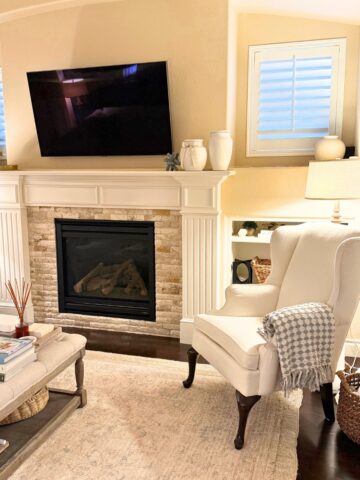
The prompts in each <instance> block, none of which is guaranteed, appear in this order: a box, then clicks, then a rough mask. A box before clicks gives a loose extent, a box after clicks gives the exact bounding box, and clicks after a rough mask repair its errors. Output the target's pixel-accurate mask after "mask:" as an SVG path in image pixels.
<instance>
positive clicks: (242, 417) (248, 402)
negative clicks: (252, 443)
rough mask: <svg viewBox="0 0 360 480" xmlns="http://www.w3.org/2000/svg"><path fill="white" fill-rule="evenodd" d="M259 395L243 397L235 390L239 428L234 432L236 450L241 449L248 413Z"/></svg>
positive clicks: (258, 398)
mask: <svg viewBox="0 0 360 480" xmlns="http://www.w3.org/2000/svg"><path fill="white" fill-rule="evenodd" d="M260 398H261V397H260V396H259V395H253V396H252V397H245V396H244V395H242V394H241V393H240V392H238V391H237V390H236V401H237V404H238V409H239V428H238V432H237V434H236V437H235V440H234V445H235V448H236V450H241V449H242V447H243V446H244V437H245V429H246V423H247V419H248V416H249V413H250V410H251V409H252V407H253V406H254V405H255V403H256V402H258V401H259V400H260Z"/></svg>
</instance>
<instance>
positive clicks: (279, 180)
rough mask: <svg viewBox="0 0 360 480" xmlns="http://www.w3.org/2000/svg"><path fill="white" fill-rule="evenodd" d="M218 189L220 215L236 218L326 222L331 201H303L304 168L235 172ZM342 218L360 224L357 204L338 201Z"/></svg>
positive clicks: (255, 168) (241, 169)
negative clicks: (355, 220) (221, 213)
mask: <svg viewBox="0 0 360 480" xmlns="http://www.w3.org/2000/svg"><path fill="white" fill-rule="evenodd" d="M235 171H236V175H234V176H233V177H230V178H229V179H228V180H226V182H225V183H224V184H223V187H222V201H223V212H224V214H225V215H228V216H235V217H236V216H239V217H249V218H250V219H251V217H282V218H287V217H297V218H312V219H316V218H320V219H321V218H330V217H331V213H332V210H333V205H334V203H333V201H332V200H306V199H305V198H304V195H305V187H306V179H307V171H308V168H307V167H305V166H303V167H301V166H300V167H262V168H259V167H242V168H236V169H235ZM341 211H342V214H343V215H344V216H348V217H355V218H357V219H358V220H360V204H359V203H358V202H354V201H342V202H341Z"/></svg>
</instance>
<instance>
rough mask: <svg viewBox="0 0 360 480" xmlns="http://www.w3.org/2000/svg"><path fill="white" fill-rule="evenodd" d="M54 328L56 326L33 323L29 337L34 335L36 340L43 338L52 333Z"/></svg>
mask: <svg viewBox="0 0 360 480" xmlns="http://www.w3.org/2000/svg"><path fill="white" fill-rule="evenodd" d="M54 328H55V325H53V324H51V323H33V324H32V325H30V326H29V335H32V336H33V337H36V338H41V337H44V336H45V335H48V334H49V333H51V332H52V331H53V330H54ZM0 330H1V329H0Z"/></svg>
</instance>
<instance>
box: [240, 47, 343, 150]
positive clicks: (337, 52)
mask: <svg viewBox="0 0 360 480" xmlns="http://www.w3.org/2000/svg"><path fill="white" fill-rule="evenodd" d="M345 49H346V40H345V39H335V40H317V41H309V42H296V43H283V44H276V45H260V46H254V47H250V49H249V79H248V85H249V88H248V118H247V155H248V156H274V155H277V156H280V155H287V156H290V155H311V154H312V153H313V152H314V145H315V143H316V141H317V140H318V139H319V138H321V137H323V136H324V135H339V136H341V128H342V115H343V112H342V110H343V95H344V75H345Z"/></svg>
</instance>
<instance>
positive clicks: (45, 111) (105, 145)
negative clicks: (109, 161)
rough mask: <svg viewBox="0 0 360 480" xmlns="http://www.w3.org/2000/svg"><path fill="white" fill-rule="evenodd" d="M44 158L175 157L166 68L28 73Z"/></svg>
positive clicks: (143, 66)
mask: <svg viewBox="0 0 360 480" xmlns="http://www.w3.org/2000/svg"><path fill="white" fill-rule="evenodd" d="M27 78H28V83H29V88H30V95H31V102H32V107H33V112H34V117H35V124H36V130H37V135H38V139H39V145H40V151H41V155H42V156H44V157H53V156H80V155H84V156H88V155H162V154H166V153H168V152H171V151H172V142H171V126H170V108H169V95H168V82H167V65H166V62H151V63H132V64H128V65H115V66H106V67H90V68H73V69H66V70H53V71H43V72H29V73H27Z"/></svg>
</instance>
